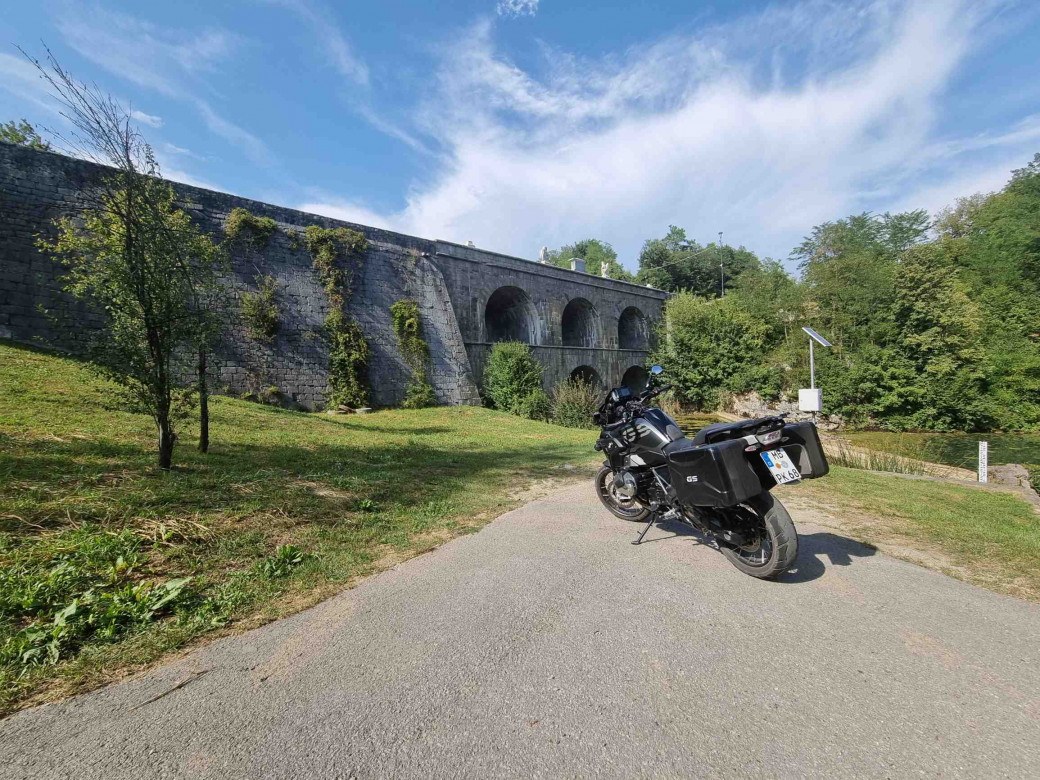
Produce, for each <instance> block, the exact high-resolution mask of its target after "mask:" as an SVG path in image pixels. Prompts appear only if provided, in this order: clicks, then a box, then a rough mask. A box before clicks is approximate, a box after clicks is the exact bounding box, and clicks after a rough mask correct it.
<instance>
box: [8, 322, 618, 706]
mask: <svg viewBox="0 0 1040 780" xmlns="http://www.w3.org/2000/svg"><path fill="white" fill-rule="evenodd" d="M114 398H115V396H114V394H113V393H112V388H111V386H109V385H107V384H106V383H105V382H102V381H100V380H98V379H97V378H95V377H94V376H93V375H92V374H91V373H90V372H89V371H88V370H86V369H85V368H84V366H82V365H81V364H79V363H78V362H76V361H74V360H71V359H68V358H63V357H58V356H54V355H50V354H46V353H43V352H39V351H36V350H32V349H29V348H25V347H20V346H15V345H12V344H10V343H6V342H0V572H2V574H0V713H3V712H8V711H11V710H12V709H14V708H17V707H19V706H23V705H24V704H25V703H27V702H30V701H38V700H41V699H43V698H47V697H53V696H57V695H64V694H68V693H72V692H76V691H79V690H84V689H86V688H89V687H93V686H96V685H97V684H100V683H102V682H105V681H106V680H108V679H112V677H113V676H114V675H117V674H119V673H120V671H121V670H122V671H125V670H128V669H132V668H135V667H138V666H139V665H142V664H147V663H149V662H151V661H153V660H154V659H156V658H158V657H159V656H161V655H162V654H163V653H165V652H168V651H170V650H173V649H176V648H178V647H182V646H184V645H186V644H187V643H189V642H191V641H193V640H194V639H196V638H198V637H200V636H201V635H203V634H206V633H209V632H215V631H218V630H221V629H224V628H225V627H226V626H229V625H232V624H236V625H239V626H252V625H257V624H259V623H260V622H263V621H265V620H269V619H273V618H276V617H279V616H281V615H283V614H287V613H289V612H291V611H295V610H298V609H300V608H303V607H305V606H308V605H310V604H312V603H314V602H316V601H318V600H319V599H321V598H323V597H326V596H328V595H330V594H331V593H334V592H335V591H337V590H340V589H342V588H343V587H345V586H347V585H348V584H349V583H351V582H352V581H353V580H355V579H356V578H357V577H359V576H362V575H365V574H367V573H371V572H373V571H376V570H378V569H380V568H383V567H385V566H388V565H390V564H391V563H392V562H394V561H397V560H401V559H403V558H407V557H409V556H411V555H414V554H417V553H419V552H422V551H425V550H428V549H431V548H432V547H435V546H437V545H438V544H440V543H441V542H443V541H445V540H446V539H449V538H451V537H453V536H456V535H459V534H463V533H469V532H472V531H474V530H476V529H478V528H480V527H481V526H482V525H483V524H484V523H486V522H487V521H488V520H490V519H491V518H493V517H495V516H496V515H498V514H500V513H501V512H503V511H505V510H506V509H508V508H510V507H512V506H515V505H516V504H518V503H519V500H520V497H521V495H522V493H523V491H524V490H525V489H526V488H528V487H530V486H531V485H532V484H533V483H535V482H536V481H539V480H544V479H550V478H560V477H565V476H568V475H570V474H571V473H572V471H573V469H564V466H571V467H577V473H585V472H586V471H588V470H590V469H591V467H592V466H593V465H594V464H595V463H596V462H598V458H597V457H596V453H595V452H594V451H593V449H592V444H593V442H594V441H595V436H596V434H595V432H592V431H577V430H571V429H567V428H561V427H557V426H552V425H547V424H542V423H535V422H531V421H529V420H522V419H520V418H517V417H513V416H510V415H506V414H501V413H498V412H493V411H490V410H487V409H482V408H472V407H440V408H433V409H423V410H396V411H384V412H378V413H375V414H371V415H351V416H336V417H330V416H327V415H323V414H304V413H299V412H289V411H284V410H280V409H276V408H272V407H266V406H260V405H257V404H250V403H247V402H244V401H237V400H233V399H227V398H214V399H213V401H212V405H211V413H212V422H211V433H210V436H211V440H212V447H211V451H210V453H209V454H208V455H201V454H199V453H198V452H196V450H195V446H194V445H195V434H196V432H195V431H194V430H192V428H191V426H186V427H185V428H184V429H183V430H182V431H181V434H180V436H181V439H180V442H179V444H178V447H177V451H176V455H175V468H174V470H173V471H172V472H170V473H165V474H164V473H161V472H159V471H158V470H157V469H156V468H155V466H154V463H155V430H154V426H153V424H152V422H151V419H150V418H148V417H147V416H145V415H140V414H133V413H130V412H127V411H125V410H122V409H120V408H118V406H116V405H115V401H114V400H113V399H114Z"/></svg>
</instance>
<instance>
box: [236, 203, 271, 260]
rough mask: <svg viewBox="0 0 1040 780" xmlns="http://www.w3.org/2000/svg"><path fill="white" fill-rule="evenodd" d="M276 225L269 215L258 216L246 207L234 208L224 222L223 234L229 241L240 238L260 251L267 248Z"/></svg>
mask: <svg viewBox="0 0 1040 780" xmlns="http://www.w3.org/2000/svg"><path fill="white" fill-rule="evenodd" d="M277 227H278V225H277V223H276V222H275V221H274V220H273V219H271V218H270V217H258V216H257V215H256V214H253V213H252V212H250V211H247V210H246V209H243V208H234V209H231V213H230V214H228V218H227V220H226V221H225V222H224V235H226V236H227V237H228V240H229V241H237V240H238V239H239V238H241V239H242V240H243V241H246V242H248V243H249V245H250V246H251V247H252V248H253V249H255V250H256V251H258V252H260V251H263V250H264V249H266V248H267V245H268V244H269V243H270V242H271V236H273V235H274V231H275V230H276V229H277Z"/></svg>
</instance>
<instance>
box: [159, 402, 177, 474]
mask: <svg viewBox="0 0 1040 780" xmlns="http://www.w3.org/2000/svg"><path fill="white" fill-rule="evenodd" d="M176 438H177V437H176V436H175V435H174V433H173V426H172V425H171V424H170V413H169V411H168V410H167V411H166V412H165V413H163V412H160V414H159V468H160V469H162V470H163V471H169V470H170V466H171V465H172V464H173V442H174V441H175V440H176Z"/></svg>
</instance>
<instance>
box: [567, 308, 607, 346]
mask: <svg viewBox="0 0 1040 780" xmlns="http://www.w3.org/2000/svg"><path fill="white" fill-rule="evenodd" d="M598 321H599V315H598V314H597V313H596V307H595V306H593V305H592V302H591V301H589V300H588V299H586V298H572V299H571V300H570V301H569V302H568V303H567V306H566V307H564V309H563V318H562V320H561V323H560V324H561V328H562V333H563V346H565V347H595V346H597V345H598V343H599V327H598V326H597V323H598Z"/></svg>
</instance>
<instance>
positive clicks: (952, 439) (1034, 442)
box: [843, 431, 1040, 471]
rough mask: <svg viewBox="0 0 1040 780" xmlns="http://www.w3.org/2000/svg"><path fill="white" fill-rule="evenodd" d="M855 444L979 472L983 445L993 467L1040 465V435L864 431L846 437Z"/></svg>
mask: <svg viewBox="0 0 1040 780" xmlns="http://www.w3.org/2000/svg"><path fill="white" fill-rule="evenodd" d="M843 435H844V437H845V438H847V439H848V440H849V441H850V442H852V443H853V444H859V445H862V446H864V447H867V448H870V449H874V450H881V451H882V452H895V453H897V454H899V455H905V456H907V457H910V458H917V459H919V460H927V461H931V462H933V463H945V464H946V465H948V466H960V467H961V468H965V469H971V470H972V471H975V470H977V469H978V467H979V442H980V441H987V442H989V462H990V464H991V465H994V466H996V465H1000V464H1004V463H1025V464H1030V463H1032V464H1040V433H889V432H886V431H864V432H862V433H848V434H843Z"/></svg>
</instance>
